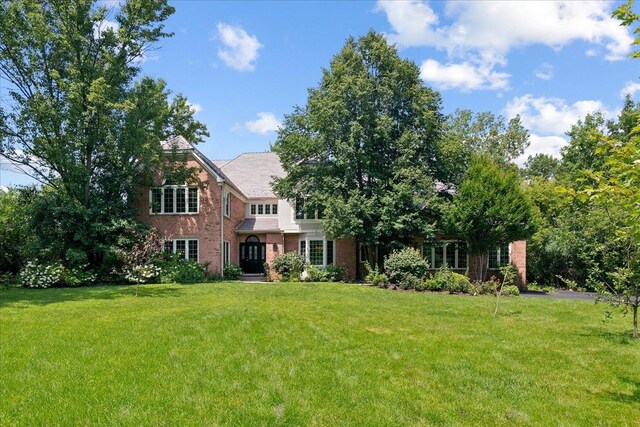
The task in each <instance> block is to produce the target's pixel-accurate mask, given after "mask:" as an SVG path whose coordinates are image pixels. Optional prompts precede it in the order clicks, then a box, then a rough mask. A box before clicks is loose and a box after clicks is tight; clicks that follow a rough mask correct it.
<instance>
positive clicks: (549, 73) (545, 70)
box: [534, 62, 553, 80]
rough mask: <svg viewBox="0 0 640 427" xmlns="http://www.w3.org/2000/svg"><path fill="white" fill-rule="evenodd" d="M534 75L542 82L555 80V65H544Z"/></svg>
mask: <svg viewBox="0 0 640 427" xmlns="http://www.w3.org/2000/svg"><path fill="white" fill-rule="evenodd" d="M534 75H535V76H536V77H537V78H539V79H542V80H551V79H552V78H553V65H551V64H548V63H546V62H545V63H544V64H541V65H540V66H539V67H538V68H537V69H536V70H535V71H534Z"/></svg>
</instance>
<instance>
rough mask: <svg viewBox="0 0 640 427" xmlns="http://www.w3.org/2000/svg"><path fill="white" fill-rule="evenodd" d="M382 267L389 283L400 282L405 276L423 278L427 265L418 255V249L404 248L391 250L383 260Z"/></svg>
mask: <svg viewBox="0 0 640 427" xmlns="http://www.w3.org/2000/svg"><path fill="white" fill-rule="evenodd" d="M384 268H385V272H386V273H387V275H388V276H389V280H390V281H391V283H398V284H400V282H402V280H403V279H404V278H405V277H407V276H413V277H417V278H419V279H423V278H424V277H425V276H426V274H427V271H428V269H429V265H428V264H427V262H426V261H425V260H424V259H423V258H422V256H421V255H420V251H418V250H417V249H414V248H405V249H401V250H399V251H393V252H392V253H391V254H390V255H389V256H387V257H386V258H385V261H384ZM407 280H413V279H407Z"/></svg>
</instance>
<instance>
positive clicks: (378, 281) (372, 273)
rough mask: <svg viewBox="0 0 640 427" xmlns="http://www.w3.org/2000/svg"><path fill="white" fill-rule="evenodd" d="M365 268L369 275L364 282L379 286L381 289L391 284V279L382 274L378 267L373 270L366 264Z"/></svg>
mask: <svg viewBox="0 0 640 427" xmlns="http://www.w3.org/2000/svg"><path fill="white" fill-rule="evenodd" d="M364 268H365V269H366V270H367V275H366V276H365V278H364V280H365V281H366V282H369V283H371V284H373V285H374V286H377V287H379V288H385V287H387V285H388V284H389V278H388V277H387V275H386V274H384V273H380V270H378V267H377V266H376V267H374V268H371V266H370V265H369V263H368V262H365V264H364Z"/></svg>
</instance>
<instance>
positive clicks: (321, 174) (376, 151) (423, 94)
mask: <svg viewBox="0 0 640 427" xmlns="http://www.w3.org/2000/svg"><path fill="white" fill-rule="evenodd" d="M441 122H442V117H441V114H440V96H439V94H438V93H437V92H434V91H433V90H431V89H429V88H427V87H425V86H424V84H423V82H422V81H421V79H420V70H419V68H418V66H417V65H416V64H415V63H413V62H411V61H409V60H406V59H403V58H401V57H400V56H399V55H398V53H397V50H396V48H395V47H394V46H392V45H390V44H388V43H387V41H386V39H385V38H384V36H383V35H381V34H378V33H375V32H373V31H371V32H369V33H368V34H366V35H365V36H363V37H361V38H359V39H357V40H355V39H353V38H350V39H348V40H347V42H346V44H345V45H344V47H343V48H342V50H341V51H340V52H339V53H338V54H337V55H335V56H334V57H333V59H332V60H331V63H330V66H329V68H328V69H325V70H323V76H322V80H321V81H320V84H319V85H318V86H317V87H315V88H312V89H310V90H309V97H308V99H307V103H306V105H305V106H304V107H296V108H295V109H294V111H293V112H292V113H291V114H289V115H287V116H286V117H285V120H284V124H283V126H282V128H281V130H280V131H279V134H278V139H277V140H276V142H275V144H274V146H273V149H274V151H275V152H276V153H278V154H279V156H280V159H281V161H282V165H283V168H284V169H285V171H286V172H287V176H286V177H285V178H280V179H276V180H275V186H274V188H275V191H276V193H277V194H278V195H279V196H280V197H283V198H287V199H290V200H293V199H295V198H299V197H305V198H306V203H307V204H310V205H312V206H318V207H322V206H324V207H325V210H324V216H325V218H324V219H323V220H322V224H323V226H324V229H325V231H326V232H327V233H328V234H330V235H332V236H334V237H335V238H355V239H356V240H358V242H360V243H363V244H365V245H368V246H379V247H381V248H383V249H391V248H398V247H401V246H403V245H404V244H406V243H408V242H409V241H410V239H411V238H412V237H413V236H416V235H421V236H430V235H432V233H433V224H432V223H433V215H432V214H433V212H434V209H436V207H437V205H438V202H437V200H436V199H435V195H434V191H433V179H432V178H433V177H434V176H435V175H436V173H437V171H438V170H439V169H438V168H439V162H438V161H437V140H438V137H439V128H440V124H441Z"/></svg>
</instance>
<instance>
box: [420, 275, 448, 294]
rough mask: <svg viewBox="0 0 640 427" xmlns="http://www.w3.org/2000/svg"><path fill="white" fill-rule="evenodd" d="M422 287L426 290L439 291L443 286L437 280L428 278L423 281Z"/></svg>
mask: <svg viewBox="0 0 640 427" xmlns="http://www.w3.org/2000/svg"><path fill="white" fill-rule="evenodd" d="M424 289H425V290H426V291H432V292H440V291H441V290H443V289H444V288H443V285H442V283H441V282H439V281H437V280H436V279H434V278H430V279H427V280H425V281H424Z"/></svg>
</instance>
